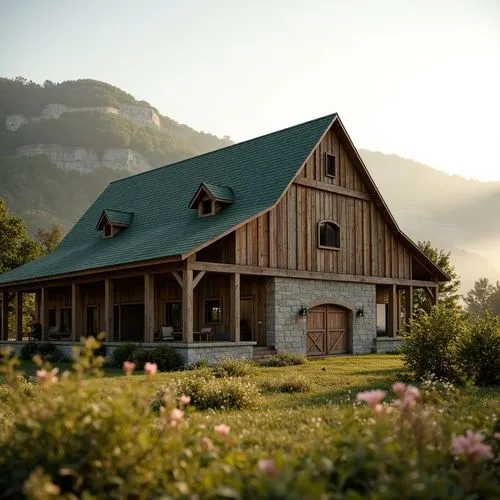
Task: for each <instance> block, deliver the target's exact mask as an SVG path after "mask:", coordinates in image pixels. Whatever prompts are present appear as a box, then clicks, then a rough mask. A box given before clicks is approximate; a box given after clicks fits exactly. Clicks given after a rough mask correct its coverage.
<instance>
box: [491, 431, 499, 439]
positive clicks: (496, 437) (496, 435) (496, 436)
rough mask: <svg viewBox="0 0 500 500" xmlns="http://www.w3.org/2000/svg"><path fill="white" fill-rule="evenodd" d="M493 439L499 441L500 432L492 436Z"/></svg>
mask: <svg viewBox="0 0 500 500" xmlns="http://www.w3.org/2000/svg"><path fill="white" fill-rule="evenodd" d="M493 437H494V438H495V439H498V440H500V432H495V433H494V434H493Z"/></svg>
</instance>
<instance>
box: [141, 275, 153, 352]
mask: <svg viewBox="0 0 500 500" xmlns="http://www.w3.org/2000/svg"><path fill="white" fill-rule="evenodd" d="M154 329H155V277H154V275H152V274H145V275H144V342H154Z"/></svg>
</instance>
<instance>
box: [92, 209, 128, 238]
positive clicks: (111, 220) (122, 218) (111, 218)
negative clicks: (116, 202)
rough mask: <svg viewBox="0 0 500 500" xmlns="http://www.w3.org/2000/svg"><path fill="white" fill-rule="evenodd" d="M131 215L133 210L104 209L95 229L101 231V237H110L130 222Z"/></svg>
mask: <svg viewBox="0 0 500 500" xmlns="http://www.w3.org/2000/svg"><path fill="white" fill-rule="evenodd" d="M133 215H134V214H133V212H123V211H122V210H109V209H105V210H103V211H102V213H101V216H100V217H99V220H98V222H97V225H96V229H97V230H98V231H102V236H103V238H112V237H113V236H115V235H116V234H117V233H119V232H120V231H121V230H122V229H125V228H127V227H129V226H130V224H132V217H133Z"/></svg>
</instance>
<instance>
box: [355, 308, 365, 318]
mask: <svg viewBox="0 0 500 500" xmlns="http://www.w3.org/2000/svg"><path fill="white" fill-rule="evenodd" d="M364 315H365V311H364V309H363V308H362V307H358V309H357V310H356V316H357V317H358V318H362V317H363V316H364Z"/></svg>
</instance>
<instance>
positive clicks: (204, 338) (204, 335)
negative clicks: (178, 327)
mask: <svg viewBox="0 0 500 500" xmlns="http://www.w3.org/2000/svg"><path fill="white" fill-rule="evenodd" d="M193 340H194V341H195V342H213V340H214V334H213V332H212V329H211V328H209V327H206V328H202V329H201V331H200V332H193Z"/></svg>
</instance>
